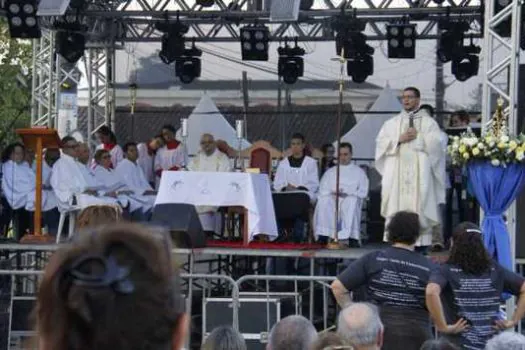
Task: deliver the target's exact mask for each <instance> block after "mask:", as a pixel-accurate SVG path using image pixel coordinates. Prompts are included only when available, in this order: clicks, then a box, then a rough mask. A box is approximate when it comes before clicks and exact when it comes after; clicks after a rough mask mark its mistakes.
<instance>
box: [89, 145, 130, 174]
mask: <svg viewBox="0 0 525 350" xmlns="http://www.w3.org/2000/svg"><path fill="white" fill-rule="evenodd" d="M96 149H97V150H99V149H104V144H102V143H101V144H100V145H98V146H97V148H96ZM109 155H110V156H111V166H112V167H113V169H115V168H116V167H117V166H118V163H120V162H121V161H122V159H124V152H123V151H122V147H120V146H119V145H115V147H113V148H112V149H111V151H109ZM95 165H96V164H95V161H94V160H93V167H94V166H95Z"/></svg>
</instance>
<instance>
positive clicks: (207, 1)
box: [196, 0, 215, 7]
mask: <svg viewBox="0 0 525 350" xmlns="http://www.w3.org/2000/svg"><path fill="white" fill-rule="evenodd" d="M196 3H197V5H201V6H202V7H212V6H213V4H214V3H215V0H197V1H196Z"/></svg>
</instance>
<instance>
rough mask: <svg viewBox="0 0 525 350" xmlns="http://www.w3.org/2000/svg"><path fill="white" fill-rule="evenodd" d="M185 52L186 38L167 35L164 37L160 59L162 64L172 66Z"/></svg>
mask: <svg viewBox="0 0 525 350" xmlns="http://www.w3.org/2000/svg"><path fill="white" fill-rule="evenodd" d="M183 52H184V38H183V37H182V36H179V35H176V34H169V33H165V34H163V35H162V44H161V48H160V52H159V57H160V59H161V61H162V62H164V63H166V64H170V63H172V62H174V61H175V60H176V59H177V57H180V56H181V55H182V54H183Z"/></svg>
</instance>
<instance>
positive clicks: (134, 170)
mask: <svg viewBox="0 0 525 350" xmlns="http://www.w3.org/2000/svg"><path fill="white" fill-rule="evenodd" d="M115 173H116V175H117V177H118V178H119V179H121V180H122V181H123V182H124V184H125V185H126V187H127V188H129V189H131V190H132V191H133V192H134V194H133V195H132V196H131V197H132V198H133V199H135V200H137V201H138V202H140V203H142V205H141V207H142V211H143V212H147V211H149V210H151V209H152V208H153V206H154V205H155V198H156V196H155V195H144V192H146V191H153V188H152V187H151V185H150V184H149V182H148V180H147V179H146V176H144V172H143V171H142V168H141V167H140V165H138V164H137V163H133V162H132V161H130V160H128V159H123V160H122V162H120V163H119V165H118V167H117V169H115Z"/></svg>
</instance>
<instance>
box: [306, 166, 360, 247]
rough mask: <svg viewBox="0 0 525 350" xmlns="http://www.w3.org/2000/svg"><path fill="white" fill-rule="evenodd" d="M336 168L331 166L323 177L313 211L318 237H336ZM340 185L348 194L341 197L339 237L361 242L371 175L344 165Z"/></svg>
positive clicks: (341, 168) (340, 174)
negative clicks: (364, 210)
mask: <svg viewBox="0 0 525 350" xmlns="http://www.w3.org/2000/svg"><path fill="white" fill-rule="evenodd" d="M336 176H337V168H336V167H332V168H330V169H328V170H327V171H326V172H325V173H324V175H323V178H322V179H321V184H320V186H319V196H318V198H317V205H316V207H315V213H314V233H315V236H316V237H319V236H328V237H332V238H333V236H334V232H335V230H336V227H335V195H333V193H334V192H336ZM339 188H340V189H341V191H342V192H344V193H346V194H347V195H348V196H347V197H345V198H339V220H338V225H337V226H338V233H337V237H338V239H348V238H352V239H356V240H358V241H361V208H362V206H363V200H364V199H365V198H366V197H367V196H368V177H367V176H366V173H365V172H364V171H363V169H361V168H360V167H358V166H357V165H354V164H348V165H341V167H340V173H339Z"/></svg>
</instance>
